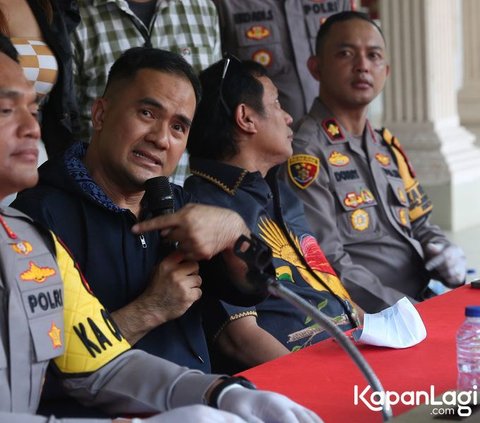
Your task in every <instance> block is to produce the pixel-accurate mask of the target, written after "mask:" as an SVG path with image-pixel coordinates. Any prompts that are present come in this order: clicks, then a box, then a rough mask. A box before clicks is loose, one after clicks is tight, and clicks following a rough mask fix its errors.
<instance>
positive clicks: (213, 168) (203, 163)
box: [190, 157, 249, 196]
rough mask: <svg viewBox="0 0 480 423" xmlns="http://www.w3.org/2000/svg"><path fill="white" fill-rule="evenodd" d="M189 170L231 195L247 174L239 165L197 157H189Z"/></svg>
mask: <svg viewBox="0 0 480 423" xmlns="http://www.w3.org/2000/svg"><path fill="white" fill-rule="evenodd" d="M190 172H191V173H192V174H193V175H196V176H199V177H201V178H204V179H206V180H208V181H210V182H211V183H213V184H215V185H217V186H218V187H219V188H221V189H222V190H223V191H225V192H226V193H228V194H230V195H232V196H234V195H235V193H236V191H237V189H238V187H239V186H240V185H241V184H242V182H243V181H244V180H245V177H246V176H247V175H248V174H249V172H248V170H246V169H242V168H241V167H236V166H231V165H229V164H226V163H222V162H218V161H216V160H210V159H201V158H198V157H190Z"/></svg>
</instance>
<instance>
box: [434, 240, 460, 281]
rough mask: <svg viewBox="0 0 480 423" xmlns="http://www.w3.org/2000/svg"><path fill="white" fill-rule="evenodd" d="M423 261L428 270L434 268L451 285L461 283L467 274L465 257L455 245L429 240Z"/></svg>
mask: <svg viewBox="0 0 480 423" xmlns="http://www.w3.org/2000/svg"><path fill="white" fill-rule="evenodd" d="M425 253H426V256H427V257H429V258H430V259H429V260H428V261H427V262H426V263H425V268H426V269H427V270H428V271H432V270H436V271H437V272H438V273H439V274H440V276H441V277H442V278H443V279H444V281H445V282H446V283H447V284H448V285H449V286H451V287H455V286H459V285H462V284H463V283H464V282H465V277H466V275H467V259H466V257H465V254H464V252H463V251H462V249H461V248H460V247H457V246H456V245H448V246H447V245H444V244H439V243H435V242H431V243H429V244H428V245H427V248H426V251H425Z"/></svg>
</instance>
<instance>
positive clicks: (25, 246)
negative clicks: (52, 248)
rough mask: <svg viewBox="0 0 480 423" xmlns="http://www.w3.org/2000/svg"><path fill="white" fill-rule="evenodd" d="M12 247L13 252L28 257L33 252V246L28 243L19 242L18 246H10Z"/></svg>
mask: <svg viewBox="0 0 480 423" xmlns="http://www.w3.org/2000/svg"><path fill="white" fill-rule="evenodd" d="M10 247H11V248H12V250H13V251H15V252H16V253H17V254H21V255H22V256H28V255H29V254H30V253H31V252H32V251H33V247H32V244H30V243H29V242H28V241H19V242H17V243H16V244H10Z"/></svg>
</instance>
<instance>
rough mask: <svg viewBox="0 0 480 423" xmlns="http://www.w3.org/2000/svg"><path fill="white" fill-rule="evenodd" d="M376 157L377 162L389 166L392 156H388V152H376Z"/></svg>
mask: <svg viewBox="0 0 480 423" xmlns="http://www.w3.org/2000/svg"><path fill="white" fill-rule="evenodd" d="M375 159H377V162H378V163H380V164H381V165H382V166H388V165H389V164H390V157H388V156H387V155H386V154H382V153H377V154H375Z"/></svg>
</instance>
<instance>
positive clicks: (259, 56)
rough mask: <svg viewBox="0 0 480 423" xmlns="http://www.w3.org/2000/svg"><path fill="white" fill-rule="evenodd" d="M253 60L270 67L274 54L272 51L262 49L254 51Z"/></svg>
mask: <svg viewBox="0 0 480 423" xmlns="http://www.w3.org/2000/svg"><path fill="white" fill-rule="evenodd" d="M252 60H254V61H255V62H257V63H260V64H261V65H263V66H265V67H266V68H268V67H269V66H270V65H271V64H272V62H273V56H272V53H271V52H270V51H268V50H265V49H261V50H257V51H256V52H255V53H253V55H252Z"/></svg>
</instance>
